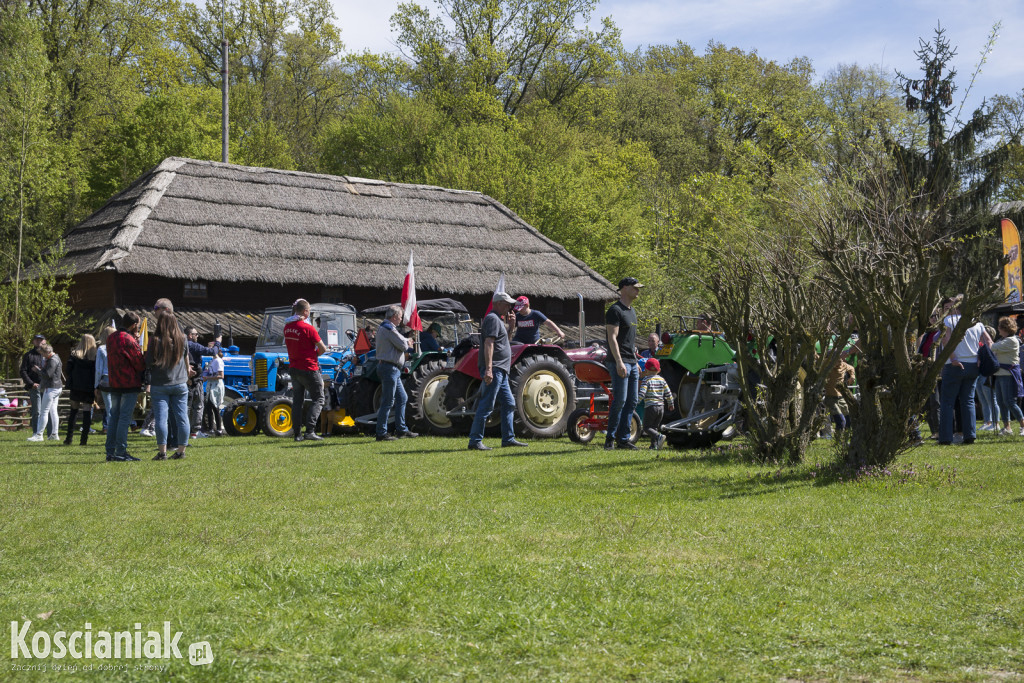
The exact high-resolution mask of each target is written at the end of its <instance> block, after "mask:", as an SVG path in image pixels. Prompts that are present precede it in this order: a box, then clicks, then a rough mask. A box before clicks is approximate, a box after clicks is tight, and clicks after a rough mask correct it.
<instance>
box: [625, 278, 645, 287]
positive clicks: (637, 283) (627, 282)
mask: <svg viewBox="0 0 1024 683" xmlns="http://www.w3.org/2000/svg"><path fill="white" fill-rule="evenodd" d="M630 285H632V286H634V287H638V288H639V287H643V285H642V284H640V281H639V280H637V279H636V278H635V277H624V278H622V279H621V280H619V289H622V288H623V287H628V286H630Z"/></svg>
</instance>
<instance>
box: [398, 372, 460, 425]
mask: <svg viewBox="0 0 1024 683" xmlns="http://www.w3.org/2000/svg"><path fill="white" fill-rule="evenodd" d="M449 372H450V371H449V370H448V367H447V366H446V365H445V362H444V361H443V360H433V361H430V362H428V363H423V364H421V365H420V366H419V367H417V368H416V370H415V372H413V373H412V374H411V375H410V377H409V381H408V383H407V384H406V391H407V392H408V394H409V405H408V410H407V411H406V414H407V415H408V416H409V417H408V420H409V422H410V424H411V425H413V427H414V428H415V429H419V430H421V431H427V432H429V433H431V434H436V435H437V436H452V435H453V434H455V432H456V429H455V425H453V424H452V421H451V420H450V419H449V418H448V415H446V412H447V411H446V410H445V407H444V397H445V388H446V387H447V386H448V375H449Z"/></svg>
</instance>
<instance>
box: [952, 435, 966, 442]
mask: <svg viewBox="0 0 1024 683" xmlns="http://www.w3.org/2000/svg"><path fill="white" fill-rule="evenodd" d="M963 442H964V435H963V434H954V435H953V443H963Z"/></svg>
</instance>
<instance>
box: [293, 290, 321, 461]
mask: <svg viewBox="0 0 1024 683" xmlns="http://www.w3.org/2000/svg"><path fill="white" fill-rule="evenodd" d="M307 318H309V302H308V301H306V300H305V299H296V301H295V303H294V304H292V316H291V317H290V318H288V320H287V322H286V323H285V326H284V343H285V346H287V347H288V365H289V366H291V375H292V425H294V429H295V440H296V441H323V437H321V436H320V435H319V434H317V433H316V422H317V420H318V419H319V418H320V410H321V409H322V408H323V407H324V378H323V376H322V375H321V374H320V362H319V361H318V360H317V359H318V358H319V357H320V354H321V353H325V352H326V351H327V345H326V344H324V343H323V341H322V340H321V339H320V334H319V333H318V332H317V331H316V328H315V327H313V326H312V325H310V324H309V323H308V322H306V319H307ZM306 392H309V400H310V401H311V402H312V404H313V405H312V406H310V409H309V412H308V413H307V414H306V420H305V424H306V433H305V434H303V433H302V424H303V420H302V417H303V416H302V413H303V403H304V401H305V399H306Z"/></svg>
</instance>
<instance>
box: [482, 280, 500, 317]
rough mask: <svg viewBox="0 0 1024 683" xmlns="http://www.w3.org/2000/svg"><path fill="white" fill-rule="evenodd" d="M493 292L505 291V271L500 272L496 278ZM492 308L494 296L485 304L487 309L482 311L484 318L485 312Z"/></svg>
mask: <svg viewBox="0 0 1024 683" xmlns="http://www.w3.org/2000/svg"><path fill="white" fill-rule="evenodd" d="M494 293H495V294H504V293H505V273H502V274H501V277H499V278H498V286H497V287H495V288H494ZM493 310H494V297H491V301H490V302H488V304H487V310H486V311H484V317H485V318H486V317H487V314H488V313H490V312H491V311H493Z"/></svg>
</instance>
